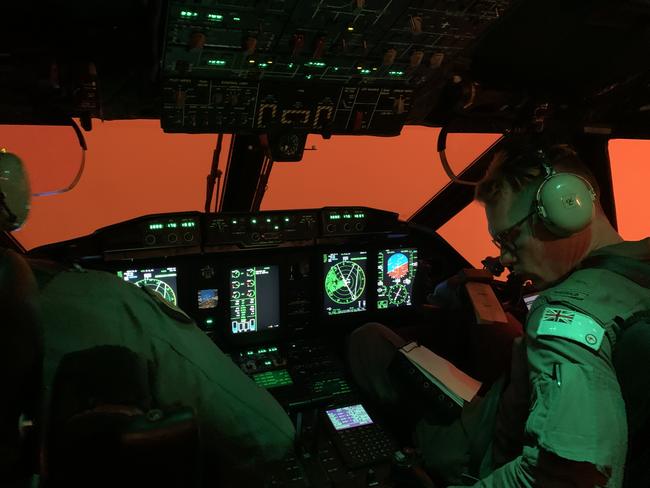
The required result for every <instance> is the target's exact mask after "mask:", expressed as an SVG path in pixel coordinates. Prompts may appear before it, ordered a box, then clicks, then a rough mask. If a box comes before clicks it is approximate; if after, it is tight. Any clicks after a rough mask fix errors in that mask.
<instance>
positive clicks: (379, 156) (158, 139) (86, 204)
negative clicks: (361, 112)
mask: <svg viewBox="0 0 650 488" xmlns="http://www.w3.org/2000/svg"><path fill="white" fill-rule="evenodd" d="M93 125H94V127H93V130H92V131H90V132H86V133H84V136H85V139H86V142H87V145H88V151H87V154H86V165H85V170H84V173H83V175H82V176H81V179H80V180H79V183H78V185H77V186H76V187H75V188H74V189H72V190H71V191H69V192H66V193H62V194H57V195H51V196H46V197H38V198H34V199H33V200H32V210H31V213H30V216H29V218H28V220H27V223H26V224H25V225H24V226H23V228H22V229H20V230H18V231H16V232H14V233H13V235H14V237H16V239H18V241H19V242H20V243H21V244H22V245H23V246H25V248H26V249H32V248H34V247H37V246H40V245H43V244H47V243H50V242H57V241H61V240H66V239H71V238H74V237H79V236H82V235H85V234H89V233H91V232H93V231H94V230H96V229H98V228H100V227H104V226H106V225H110V224H114V223H116V222H120V221H123V220H127V219H131V218H134V217H138V216H141V215H146V214H153V213H163V212H179V211H189V210H198V211H202V210H203V205H204V199H205V188H206V176H207V174H208V173H209V171H210V165H211V161H212V152H213V150H214V147H215V144H216V139H217V136H216V135H214V134H207V135H206V134H201V135H195V134H166V133H163V132H162V130H161V129H160V123H159V122H158V121H156V120H130V121H111V122H104V123H102V122H99V121H94V124H93ZM438 131H439V130H438V129H434V128H427V127H415V126H411V127H405V128H404V130H403V132H402V134H401V135H400V136H398V137H391V138H385V137H359V136H355V137H351V136H338V137H337V136H334V137H332V138H331V139H329V140H325V139H323V138H321V137H320V136H316V135H311V136H310V137H309V138H308V143H307V148H311V147H312V146H315V147H316V149H315V150H307V151H305V156H304V158H303V160H302V161H300V162H298V163H275V165H274V168H273V171H272V173H271V177H270V180H269V185H268V189H267V192H266V195H265V197H264V200H263V201H262V207H261V208H262V210H274V209H292V208H314V207H322V206H327V205H365V206H370V207H376V208H380V209H384V210H390V211H393V212H397V213H398V214H399V215H400V217H401V218H402V219H406V218H408V217H409V216H410V215H411V214H413V212H415V211H416V210H417V209H418V208H419V207H420V206H422V205H423V204H424V203H426V202H427V201H428V200H429V199H430V198H431V197H432V196H433V195H434V194H435V193H436V192H437V191H438V190H440V189H441V188H442V187H443V186H444V185H445V184H446V183H447V182H448V179H447V177H446V176H445V174H444V172H443V170H442V168H441V166H440V162H439V159H438V157H437V155H436V152H435V143H436V138H437V136H438ZM497 137H498V136H497V135H493V134H469V135H468V134H463V135H460V134H452V135H450V136H449V138H448V143H447V147H448V157H449V160H450V162H451V164H452V167H453V169H454V171H456V172H460V171H461V170H462V169H463V168H465V167H466V166H467V164H469V163H470V162H471V161H472V160H473V159H474V158H475V157H476V156H478V155H479V154H480V153H481V152H483V151H484V150H485V149H486V148H487V147H489V145H490V144H491V143H492V142H494V141H495V140H496V139H497ZM228 144H229V136H226V137H225V138H224V147H225V148H227V147H228ZM2 145H3V147H6V148H7V150H9V151H12V152H15V153H17V154H18V155H19V156H21V157H22V158H23V159H24V161H25V164H26V166H27V169H28V172H29V174H30V178H31V180H32V191H33V192H34V193H38V192H43V191H52V190H55V189H57V188H64V187H65V186H67V185H68V184H69V183H70V181H71V180H72V179H74V176H75V174H76V172H77V170H78V168H79V163H80V160H81V150H80V148H79V143H78V141H77V138H76V136H75V134H74V131H73V130H72V129H71V128H70V127H46V126H38V127H32V126H17V127H11V126H6V127H3V129H2ZM226 158H227V150H225V151H222V155H221V161H220V167H221V168H222V169H223V168H225V164H226Z"/></svg>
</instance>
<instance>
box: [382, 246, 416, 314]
mask: <svg viewBox="0 0 650 488" xmlns="http://www.w3.org/2000/svg"><path fill="white" fill-rule="evenodd" d="M417 267H418V250H417V249H385V250H383V251H379V254H378V255H377V308H378V309H385V308H396V307H407V306H409V305H411V298H412V294H413V280H414V279H415V272H416V271H417Z"/></svg>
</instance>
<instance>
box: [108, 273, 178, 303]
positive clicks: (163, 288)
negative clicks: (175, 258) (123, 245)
mask: <svg viewBox="0 0 650 488" xmlns="http://www.w3.org/2000/svg"><path fill="white" fill-rule="evenodd" d="M117 276H119V277H120V278H122V279H123V280H124V281H127V282H129V283H133V284H134V285H137V286H139V287H140V288H143V287H147V288H149V289H150V290H153V291H155V292H156V293H158V295H160V296H161V297H163V298H164V299H165V300H167V301H168V302H170V303H173V304H174V305H178V299H177V297H178V289H177V287H176V277H177V276H176V267H175V266H171V267H167V268H145V269H127V270H124V271H118V272H117Z"/></svg>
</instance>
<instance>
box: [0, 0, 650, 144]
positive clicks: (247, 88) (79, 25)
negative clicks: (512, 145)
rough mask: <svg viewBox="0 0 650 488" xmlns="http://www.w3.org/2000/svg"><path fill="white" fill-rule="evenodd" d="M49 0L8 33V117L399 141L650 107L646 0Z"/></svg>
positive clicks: (4, 102)
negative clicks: (543, 114) (550, 114)
mask: <svg viewBox="0 0 650 488" xmlns="http://www.w3.org/2000/svg"><path fill="white" fill-rule="evenodd" d="M37 7H38V8H35V6H34V5H31V4H30V2H26V3H20V4H18V3H17V4H14V5H10V6H3V9H4V10H5V11H6V16H5V17H6V18H12V19H14V21H12V22H10V23H9V24H8V25H7V26H6V28H5V29H3V31H2V33H0V41H1V43H0V45H3V46H6V50H5V53H4V56H3V61H2V64H3V69H2V74H0V88H2V90H0V114H2V115H0V118H1V119H0V121H1V122H8V123H38V122H41V123H43V122H49V123H52V122H55V121H56V120H60V119H65V118H67V117H69V116H77V117H82V119H84V120H86V121H89V120H90V118H91V117H99V118H104V119H108V120H110V119H133V118H160V119H161V123H162V126H163V128H164V129H165V130H166V131H168V132H206V133H208V132H266V131H274V130H281V129H291V130H302V131H306V132H316V133H323V134H326V135H327V134H337V133H343V134H374V135H396V134H398V133H399V131H400V129H401V127H402V125H403V124H404V123H406V124H423V125H442V124H444V123H446V122H448V121H449V120H451V119H458V118H459V117H457V116H458V114H461V115H463V117H462V119H463V121H465V122H463V123H462V124H461V123H459V122H458V121H457V122H456V123H457V124H460V126H461V127H460V128H461V130H462V129H463V128H464V127H465V126H467V128H468V129H470V130H474V131H477V130H481V129H483V130H486V131H487V130H489V131H492V132H495V131H500V129H501V127H495V125H496V126H498V125H499V124H500V123H502V124H505V125H508V124H511V123H513V120H515V119H517V115H518V114H517V111H518V110H521V109H522V107H525V108H530V106H533V107H534V106H535V105H536V104H538V103H540V102H546V103H549V102H550V103H556V104H557V108H554V111H555V113H556V114H557V115H558V117H560V118H565V119H566V118H573V119H579V120H581V121H586V122H593V123H598V122H602V123H607V122H609V121H610V120H619V121H621V120H623V119H625V120H626V121H627V122H626V123H627V124H628V125H630V124H632V125H634V122H635V121H636V119H635V117H636V118H637V119H639V120H638V121H639V122H641V121H642V119H643V117H644V116H645V114H647V111H645V112H644V111H643V110H641V111H639V110H638V109H639V107H643V106H646V105H647V104H648V102H649V101H648V100H645V99H644V97H647V96H648V95H647V94H646V93H647V78H646V77H645V74H646V72H647V65H648V59H647V56H641V55H640V53H641V52H643V51H644V50H645V48H646V47H647V44H648V35H649V34H648V28H647V26H648V25H650V22H649V20H650V19H649V18H648V17H649V16H650V6H649V5H648V4H647V2H641V1H634V0H628V1H619V2H613V1H604V0H600V1H581V2H562V1H560V0H549V1H545V2H537V1H532V0H522V1H510V0H429V1H424V0H423V1H410V2H409V1H387V0H355V1H342V2H326V1H322V0H321V1H298V0H266V1H255V0H236V1H235V0H226V1H216V0H201V1H192V2H189V1H180V0H170V1H168V2H165V1H150V2H138V3H137V4H135V5H134V4H133V2H127V1H124V0H122V1H116V2H104V3H102V4H101V5H97V4H95V3H94V2H93V4H92V6H91V5H90V4H89V3H88V2H80V1H70V2H56V3H52V2H48V3H47V4H46V5H42V4H39V5H38V6H37ZM578 102H579V103H578ZM587 102H588V103H590V104H591V105H590V107H589V109H588V110H587V109H586V108H585V107H584V106H581V105H580V104H584V103H587ZM533 110H534V108H533ZM624 115H627V116H625V117H624ZM630 115H632V117H630ZM486 118H491V120H490V121H489V123H486V122H485V119H486ZM629 120H632V122H631V123H630V122H629ZM88 123H89V122H86V124H88Z"/></svg>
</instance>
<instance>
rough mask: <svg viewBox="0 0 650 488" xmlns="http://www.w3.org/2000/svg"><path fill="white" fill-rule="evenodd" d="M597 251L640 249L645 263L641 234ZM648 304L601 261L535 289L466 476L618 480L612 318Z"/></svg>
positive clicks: (516, 481) (484, 481)
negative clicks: (507, 378)
mask: <svg viewBox="0 0 650 488" xmlns="http://www.w3.org/2000/svg"><path fill="white" fill-rule="evenodd" d="M631 245H636V246H635V247H633V246H631ZM626 251H631V252H626ZM597 253H612V254H619V255H623V256H625V255H626V254H627V255H632V256H634V257H636V258H642V259H643V261H646V263H639V266H641V267H644V266H645V268H646V270H647V273H650V240H648V239H646V240H645V241H641V242H639V243H622V244H619V245H614V246H608V247H607V248H603V249H601V250H599V251H598V252H597ZM597 253H595V254H597ZM648 309H650V291H648V290H647V289H646V288H643V287H641V286H639V285H638V284H636V283H634V282H632V281H630V280H628V279H627V278H625V277H623V276H621V275H619V274H617V273H614V272H611V271H608V270H604V269H581V270H578V271H576V272H574V273H573V274H571V275H570V276H569V277H568V278H567V279H566V280H564V281H563V282H561V283H559V284H558V285H556V286H554V287H552V288H549V289H547V290H545V291H543V292H542V293H541V294H540V296H539V297H538V298H537V300H535V302H534V304H533V306H532V308H531V311H530V313H529V315H528V319H527V321H526V336H525V338H524V341H523V342H522V343H521V344H520V345H519V347H521V349H522V351H520V352H523V354H521V353H520V354H514V355H513V359H514V361H515V363H513V366H512V369H513V372H515V371H518V372H519V373H518V374H517V373H515V374H514V375H513V377H512V378H511V382H510V385H508V387H507V388H506V389H505V391H504V392H503V394H502V398H501V402H500V405H499V406H498V409H497V413H496V417H495V427H494V435H493V440H492V444H491V446H490V448H489V449H488V450H487V454H486V455H485V457H484V458H483V460H482V463H481V469H480V473H479V474H480V478H481V479H480V481H478V482H477V483H476V484H474V485H473V486H476V487H493V486H494V487H528V486H553V487H556V486H557V487H560V486H585V487H592V486H607V487H620V486H621V484H622V481H623V471H624V465H625V456H626V448H627V423H626V414H625V404H624V402H623V398H622V396H621V391H620V387H619V383H618V380H617V378H616V372H615V370H614V367H613V364H612V352H613V348H614V347H615V346H616V340H617V334H619V333H620V330H619V326H618V325H617V322H615V321H614V320H613V319H614V318H615V317H620V318H621V319H623V320H625V319H626V318H628V317H629V316H631V315H632V314H633V313H634V312H636V311H639V310H648ZM516 347H517V346H516ZM517 358H519V359H518V361H519V364H517V363H516V361H517ZM521 371H527V374H521ZM641 374H648V373H647V372H643V373H641ZM524 381H526V382H527V384H524V383H523V382H524ZM515 390H516V391H517V392H519V393H518V394H517V395H513V394H511V392H512V391H515ZM526 391H528V393H529V394H530V396H529V398H530V400H529V402H524V401H522V399H521V395H522V393H523V392H526ZM488 396H489V395H488ZM488 425H489V424H488ZM495 468H496V469H495Z"/></svg>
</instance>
